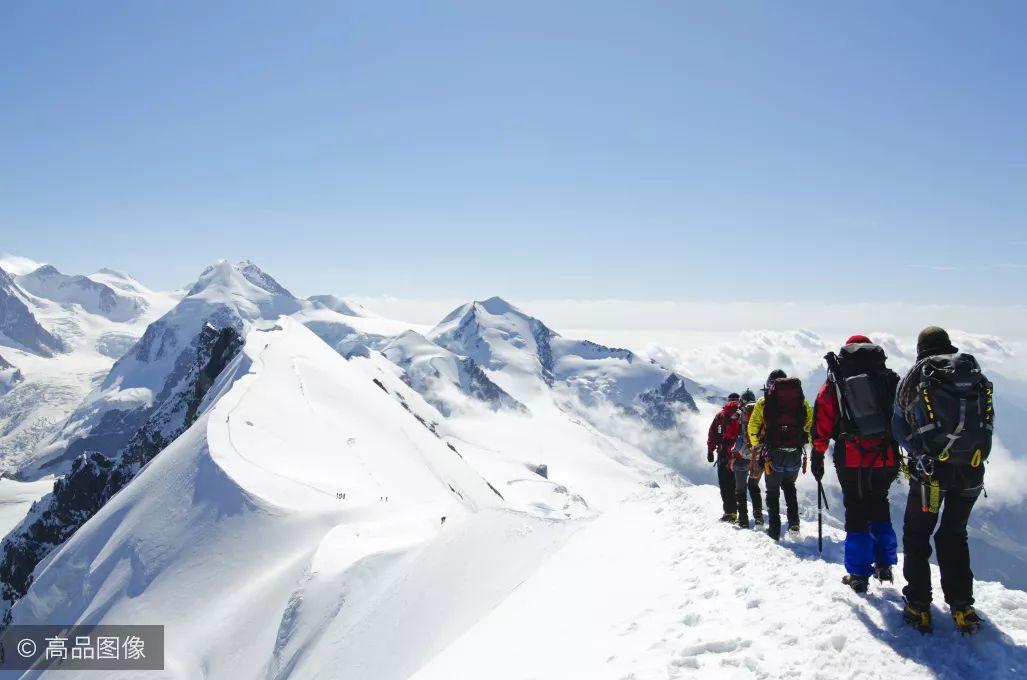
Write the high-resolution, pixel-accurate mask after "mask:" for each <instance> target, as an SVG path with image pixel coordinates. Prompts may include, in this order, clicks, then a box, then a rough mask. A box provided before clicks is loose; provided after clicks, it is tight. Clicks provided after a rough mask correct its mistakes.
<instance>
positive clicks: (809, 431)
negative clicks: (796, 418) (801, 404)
mask: <svg viewBox="0 0 1027 680" xmlns="http://www.w3.org/2000/svg"><path fill="white" fill-rule="evenodd" d="M805 404H806V441H810V442H811V441H813V407H812V406H810V405H809V402H808V401H807V402H805Z"/></svg>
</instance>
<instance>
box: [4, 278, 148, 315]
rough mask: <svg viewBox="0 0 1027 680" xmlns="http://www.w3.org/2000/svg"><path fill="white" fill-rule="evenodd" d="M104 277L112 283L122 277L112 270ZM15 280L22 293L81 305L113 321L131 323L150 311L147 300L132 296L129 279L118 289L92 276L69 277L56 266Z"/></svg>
mask: <svg viewBox="0 0 1027 680" xmlns="http://www.w3.org/2000/svg"><path fill="white" fill-rule="evenodd" d="M101 276H102V277H103V278H105V279H108V280H110V279H111V278H117V277H118V275H117V273H116V272H111V271H110V270H107V271H106V272H103V273H102V274H101ZM15 281H16V282H17V284H18V285H19V286H20V287H21V288H22V290H25V291H27V292H29V293H31V294H32V295H35V296H36V297H40V298H44V299H47V300H51V301H53V302H57V303H60V304H76V305H80V306H81V307H82V309H84V310H85V311H87V312H90V313H91V314H99V315H100V316H104V317H106V318H108V319H110V320H111V321H122V322H124V321H130V320H131V319H134V318H136V317H138V316H139V315H140V314H142V313H143V312H144V311H146V300H145V298H143V297H142V296H140V295H133V294H130V293H129V290H131V288H129V287H128V286H129V281H128V280H127V279H124V281H125V286H126V287H122V288H120V289H115V288H112V287H111V286H108V285H107V284H105V283H101V282H100V281H96V280H93V279H92V278H90V277H88V276H82V275H76V276H67V275H65V274H62V273H60V272H59V271H58V270H57V268H56V267H54V266H53V265H43V266H42V267H40V268H39V269H36V270H35V271H33V272H31V273H29V274H25V275H24V276H19V277H17V278H16V279H15Z"/></svg>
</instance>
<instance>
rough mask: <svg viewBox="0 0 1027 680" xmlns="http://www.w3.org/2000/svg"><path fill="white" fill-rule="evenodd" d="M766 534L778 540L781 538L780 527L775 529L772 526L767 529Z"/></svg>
mask: <svg viewBox="0 0 1027 680" xmlns="http://www.w3.org/2000/svg"><path fill="white" fill-rule="evenodd" d="M767 536H770V537H771V538H772V539H774V540H775V541H780V540H781V530H780V529H777V530H775V529H773V528H770V529H767Z"/></svg>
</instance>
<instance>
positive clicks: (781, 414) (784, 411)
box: [763, 378, 807, 449]
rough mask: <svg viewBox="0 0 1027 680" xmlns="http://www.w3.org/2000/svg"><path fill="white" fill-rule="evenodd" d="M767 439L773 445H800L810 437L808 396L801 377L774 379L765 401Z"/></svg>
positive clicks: (764, 414) (795, 447)
mask: <svg viewBox="0 0 1027 680" xmlns="http://www.w3.org/2000/svg"><path fill="white" fill-rule="evenodd" d="M763 422H764V427H765V428H766V438H765V442H766V444H767V446H768V447H769V448H771V449H797V448H799V447H801V446H803V445H804V444H805V443H806V441H807V437H806V396H805V395H804V394H803V393H802V381H800V380H799V379H798V378H781V379H780V380H775V381H774V382H772V383H770V387H769V388H768V389H767V396H766V399H765V401H764V403H763Z"/></svg>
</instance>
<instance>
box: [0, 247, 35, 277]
mask: <svg viewBox="0 0 1027 680" xmlns="http://www.w3.org/2000/svg"><path fill="white" fill-rule="evenodd" d="M43 264H44V263H42V262H36V261H35V260H32V259H29V258H27V257H22V256H20V255H10V254H8V253H0V269H3V270H4V271H5V272H7V273H8V274H10V275H12V276H22V275H24V274H28V273H29V272H33V271H35V270H37V269H39V268H40V267H42V266H43Z"/></svg>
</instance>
